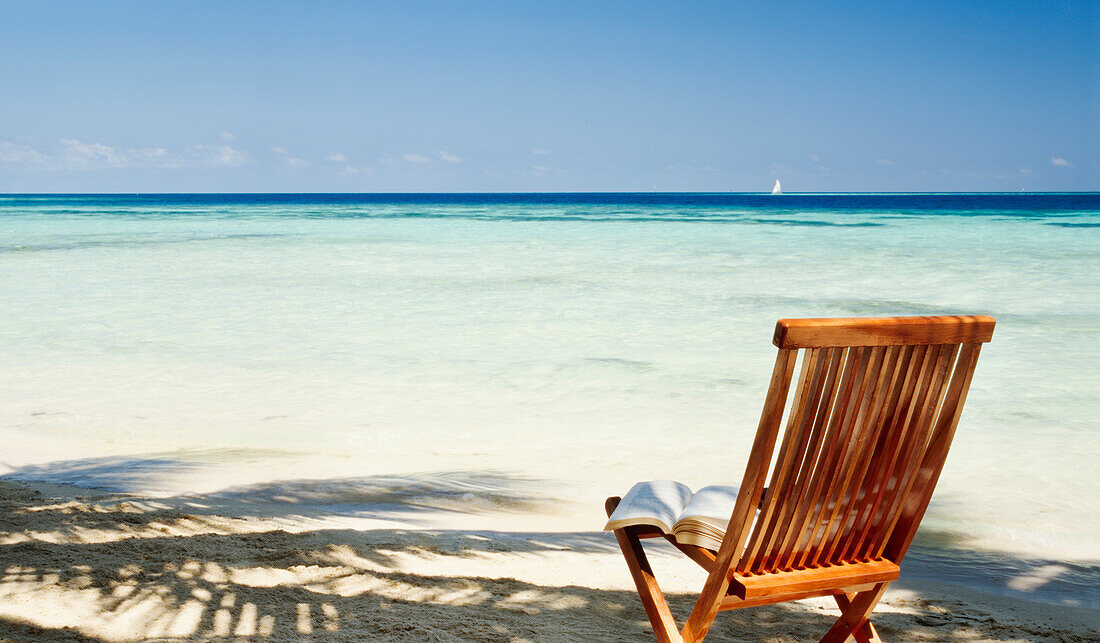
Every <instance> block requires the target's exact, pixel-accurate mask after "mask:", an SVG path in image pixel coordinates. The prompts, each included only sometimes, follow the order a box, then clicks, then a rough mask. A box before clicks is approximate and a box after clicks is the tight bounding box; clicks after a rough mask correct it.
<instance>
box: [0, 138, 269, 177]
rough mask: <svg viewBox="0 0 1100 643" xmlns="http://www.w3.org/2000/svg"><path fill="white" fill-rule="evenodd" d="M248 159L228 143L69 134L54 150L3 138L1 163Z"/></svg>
mask: <svg viewBox="0 0 1100 643" xmlns="http://www.w3.org/2000/svg"><path fill="white" fill-rule="evenodd" d="M247 162H248V155H247V154H245V153H244V152H242V151H240V150H238V149H235V148H233V147H230V146H228V145H217V146H208V145H192V146H189V147H185V148H183V149H182V150H179V151H172V150H169V149H167V148H164V147H116V146H113V145H106V144H104V143H87V142H84V141H81V140H77V139H71V138H67V139H61V140H60V141H58V146H57V147H55V148H53V149H52V150H41V149H37V148H34V147H30V146H26V145H15V144H13V143H10V142H6V141H3V142H0V163H4V164H6V165H13V166H19V167H23V168H27V169H39V170H49V171H60V170H102V169H113V168H134V167H137V168H142V167H159V168H179V167H197V166H204V165H205V166H235V165H243V164H245V163H247Z"/></svg>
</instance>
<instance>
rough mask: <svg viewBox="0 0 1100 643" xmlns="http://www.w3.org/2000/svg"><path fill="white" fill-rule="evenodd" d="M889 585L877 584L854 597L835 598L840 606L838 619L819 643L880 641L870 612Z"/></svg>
mask: <svg viewBox="0 0 1100 643" xmlns="http://www.w3.org/2000/svg"><path fill="white" fill-rule="evenodd" d="M889 584H890V583H879V584H878V585H875V586H874V587H872V588H871V589H869V590H867V591H865V592H859V593H858V594H855V595H854V596H851V597H848V596H844V597H841V596H837V597H836V598H837V601H836V602H837V605H839V606H840V618H838V619H837V621H836V623H835V624H834V625H833V627H832V628H831V629H830V630H829V631H828V632H826V633H825V636H823V637H821V643H844V642H845V641H847V640H848V639H849V638H851V639H855V640H856V641H860V642H863V641H881V640H882V639H880V638H878V633H877V632H875V629H874V626H873V625H871V621H870V620H869V619H870V617H871V612H872V611H874V609H875V606H876V605H878V602H879V600H880V599H881V598H882V595H883V594H885V593H886V587H887V586H888V585H889Z"/></svg>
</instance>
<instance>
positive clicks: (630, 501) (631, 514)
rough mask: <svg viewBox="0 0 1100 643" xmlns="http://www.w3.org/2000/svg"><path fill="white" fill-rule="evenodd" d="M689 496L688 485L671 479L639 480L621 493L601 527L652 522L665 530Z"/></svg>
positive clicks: (617, 526) (618, 526)
mask: <svg viewBox="0 0 1100 643" xmlns="http://www.w3.org/2000/svg"><path fill="white" fill-rule="evenodd" d="M690 498H691V489H690V488H689V487H688V486H687V485H686V484H683V483H680V482H674V481H672V480H651V481H649V482H639V483H638V484H636V485H634V486H633V487H631V488H630V491H628V492H627V493H626V495H625V496H623V499H622V502H620V503H619V506H618V507H616V508H615V511H613V512H612V513H611V518H610V520H608V522H607V524H606V525H605V526H604V530H605V531H606V530H608V529H621V528H622V527H629V526H631V525H653V526H654V527H658V528H660V529H661V531H664V532H665V533H668V532H669V530H670V529H671V528H672V524H673V523H674V522H676V518H677V517H678V516H679V515H680V513H681V512H682V511H683V510H684V505H686V504H687V502H688V500H689V499H690Z"/></svg>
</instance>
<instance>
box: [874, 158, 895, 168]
mask: <svg viewBox="0 0 1100 643" xmlns="http://www.w3.org/2000/svg"><path fill="white" fill-rule="evenodd" d="M875 163H876V164H878V165H884V166H886V167H890V166H891V165H894V162H893V161H891V160H890V159H875Z"/></svg>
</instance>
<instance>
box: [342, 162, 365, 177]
mask: <svg viewBox="0 0 1100 643" xmlns="http://www.w3.org/2000/svg"><path fill="white" fill-rule="evenodd" d="M337 174H339V175H341V176H352V175H355V174H374V168H373V167H370V166H369V165H345V166H344V167H342V168H340V171H339V172H337Z"/></svg>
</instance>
